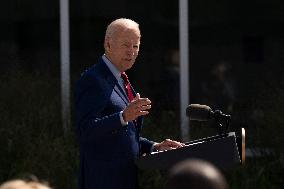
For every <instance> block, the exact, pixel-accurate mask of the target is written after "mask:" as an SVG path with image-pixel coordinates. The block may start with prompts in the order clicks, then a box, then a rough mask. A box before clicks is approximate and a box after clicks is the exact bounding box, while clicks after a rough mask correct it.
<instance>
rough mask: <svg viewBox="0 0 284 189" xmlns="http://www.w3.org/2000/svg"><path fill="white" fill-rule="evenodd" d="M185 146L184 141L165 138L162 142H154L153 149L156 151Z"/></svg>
mask: <svg viewBox="0 0 284 189" xmlns="http://www.w3.org/2000/svg"><path fill="white" fill-rule="evenodd" d="M183 146H185V144H184V143H181V142H178V141H174V140H171V139H166V140H164V141H163V142H160V143H156V144H154V149H155V150H157V151H165V150H172V149H176V148H180V147H183Z"/></svg>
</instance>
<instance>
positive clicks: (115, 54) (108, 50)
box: [104, 18, 141, 72]
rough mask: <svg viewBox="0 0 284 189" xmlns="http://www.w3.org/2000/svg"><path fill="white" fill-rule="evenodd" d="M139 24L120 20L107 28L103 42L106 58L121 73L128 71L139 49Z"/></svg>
mask: <svg viewBox="0 0 284 189" xmlns="http://www.w3.org/2000/svg"><path fill="white" fill-rule="evenodd" d="M140 38H141V34H140V30H139V24H138V23H136V22H135V21H133V20H130V19H126V18H120V19H117V20H114V21H113V22H112V23H110V24H109V25H108V27H107V30H106V34H105V41H104V48H105V54H106V56H107V58H108V59H109V60H110V61H111V62H112V63H113V64H114V65H115V66H116V67H117V69H118V70H119V71H121V72H124V71H126V70H128V69H130V68H131V67H132V66H133V64H134V62H135V59H136V57H137V55H138V52H139V47H140Z"/></svg>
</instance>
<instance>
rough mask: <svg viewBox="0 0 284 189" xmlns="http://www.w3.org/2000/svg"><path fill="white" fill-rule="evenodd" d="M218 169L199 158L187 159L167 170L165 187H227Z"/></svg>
mask: <svg viewBox="0 0 284 189" xmlns="http://www.w3.org/2000/svg"><path fill="white" fill-rule="evenodd" d="M227 188H228V184H227V181H226V179H225V177H224V176H223V174H222V173H221V171H219V169H217V168H216V167H215V166H214V165H212V164H211V163H209V162H207V161H204V160H200V159H188V160H184V161H182V162H179V163H177V164H176V165H174V166H173V167H172V168H171V169H170V172H169V177H168V182H167V183H166V189H227Z"/></svg>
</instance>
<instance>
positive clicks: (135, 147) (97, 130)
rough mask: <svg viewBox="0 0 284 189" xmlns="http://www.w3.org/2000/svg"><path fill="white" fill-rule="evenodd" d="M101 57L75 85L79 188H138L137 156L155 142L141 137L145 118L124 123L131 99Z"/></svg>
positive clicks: (148, 149) (147, 151) (147, 150)
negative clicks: (78, 144)
mask: <svg viewBox="0 0 284 189" xmlns="http://www.w3.org/2000/svg"><path fill="white" fill-rule="evenodd" d="M123 90H124V89H122V88H121V87H120V86H119V84H118V82H117V80H116V78H115V77H114V76H113V74H112V72H111V71H110V70H109V68H108V67H107V66H106V64H105V63H104V62H103V60H102V59H100V61H99V63H98V64H96V65H94V66H92V67H91V68H90V69H88V70H87V71H85V72H84V73H83V74H82V76H81V78H80V79H79V81H78V82H77V85H76V93H75V98H76V127H77V128H76V129H77V132H78V136H79V141H80V175H79V183H78V184H79V189H111V188H115V189H134V188H137V167H136V166H135V164H134V160H135V158H137V157H138V156H139V155H140V154H142V153H149V152H150V149H151V147H152V145H153V142H152V141H149V140H147V139H145V138H142V137H140V136H139V132H140V129H141V127H142V121H143V120H142V119H143V118H142V117H139V118H138V121H137V122H136V123H133V122H128V125H127V126H122V125H121V121H120V117H119V112H120V111H122V110H123V109H124V108H125V107H126V106H127V104H128V103H129V100H128V98H127V96H126V94H125V93H124V92H123Z"/></svg>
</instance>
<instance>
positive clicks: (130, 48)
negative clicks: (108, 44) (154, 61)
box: [127, 47, 135, 56]
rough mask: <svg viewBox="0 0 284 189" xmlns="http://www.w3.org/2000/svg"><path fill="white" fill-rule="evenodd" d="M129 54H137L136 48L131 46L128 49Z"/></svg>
mask: <svg viewBox="0 0 284 189" xmlns="http://www.w3.org/2000/svg"><path fill="white" fill-rule="evenodd" d="M127 54H128V55H131V56H133V55H135V49H134V48H133V47H129V48H128V49H127Z"/></svg>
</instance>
